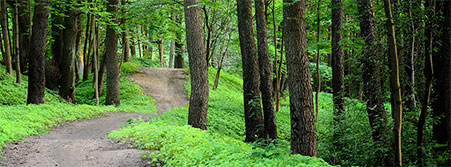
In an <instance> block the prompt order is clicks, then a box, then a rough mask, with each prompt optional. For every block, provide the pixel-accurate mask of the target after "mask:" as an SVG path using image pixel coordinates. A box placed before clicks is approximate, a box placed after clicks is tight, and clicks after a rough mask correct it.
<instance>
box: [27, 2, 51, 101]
mask: <svg viewBox="0 0 451 167" xmlns="http://www.w3.org/2000/svg"><path fill="white" fill-rule="evenodd" d="M49 3H50V0H35V8H34V15H33V23H34V24H33V29H32V30H33V32H32V36H31V42H30V45H31V46H30V53H29V55H30V68H29V71H30V74H29V77H28V82H29V84H28V96H27V104H42V103H44V97H45V50H46V41H47V29H48V23H49V20H48V18H49V13H50V10H49V8H48V7H49Z"/></svg>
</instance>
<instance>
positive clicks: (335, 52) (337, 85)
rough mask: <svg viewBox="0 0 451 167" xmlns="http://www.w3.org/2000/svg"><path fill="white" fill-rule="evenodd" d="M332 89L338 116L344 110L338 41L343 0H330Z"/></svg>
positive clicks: (342, 74)
mask: <svg viewBox="0 0 451 167" xmlns="http://www.w3.org/2000/svg"><path fill="white" fill-rule="evenodd" d="M332 6H336V7H334V8H332V89H333V96H334V98H333V100H334V113H335V114H334V115H335V116H336V117H340V115H341V114H342V113H344V112H345V104H344V89H343V88H344V87H343V82H344V81H343V79H344V72H345V71H344V56H343V55H344V53H343V47H342V46H341V45H340V41H341V40H342V39H343V34H342V32H341V31H342V28H343V1H342V0H332Z"/></svg>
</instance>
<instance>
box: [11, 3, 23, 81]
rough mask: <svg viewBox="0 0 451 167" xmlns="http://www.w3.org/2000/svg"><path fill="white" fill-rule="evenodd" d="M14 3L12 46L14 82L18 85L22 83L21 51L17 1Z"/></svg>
mask: <svg viewBox="0 0 451 167" xmlns="http://www.w3.org/2000/svg"><path fill="white" fill-rule="evenodd" d="M14 2H15V5H14V17H13V18H14V24H13V26H14V48H15V50H16V53H15V57H16V63H15V65H16V83H18V84H19V85H22V76H21V73H22V72H21V68H20V67H21V66H20V63H21V61H20V60H21V59H20V52H22V51H21V50H20V47H19V46H20V44H19V43H20V40H19V39H20V35H19V3H18V0H15V1H14Z"/></svg>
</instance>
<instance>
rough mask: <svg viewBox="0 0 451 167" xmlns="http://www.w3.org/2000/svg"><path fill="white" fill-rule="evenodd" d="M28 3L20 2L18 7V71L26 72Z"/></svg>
mask: <svg viewBox="0 0 451 167" xmlns="http://www.w3.org/2000/svg"><path fill="white" fill-rule="evenodd" d="M29 5H30V4H29V1H20V5H19V47H20V66H21V67H20V69H21V71H22V72H24V71H26V70H27V65H28V53H29V51H30V34H31V32H30V25H31V20H30V11H29V10H28V7H29Z"/></svg>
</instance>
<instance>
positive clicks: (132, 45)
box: [130, 32, 136, 57]
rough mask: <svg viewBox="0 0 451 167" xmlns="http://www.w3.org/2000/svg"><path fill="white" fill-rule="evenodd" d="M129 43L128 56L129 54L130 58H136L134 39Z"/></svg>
mask: <svg viewBox="0 0 451 167" xmlns="http://www.w3.org/2000/svg"><path fill="white" fill-rule="evenodd" d="M132 34H133V32H132ZM130 41H131V42H130V44H131V45H130V54H131V56H132V57H136V42H135V39H134V38H133V37H132V38H131V40H130Z"/></svg>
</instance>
